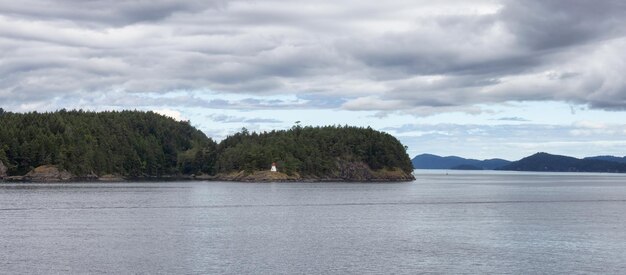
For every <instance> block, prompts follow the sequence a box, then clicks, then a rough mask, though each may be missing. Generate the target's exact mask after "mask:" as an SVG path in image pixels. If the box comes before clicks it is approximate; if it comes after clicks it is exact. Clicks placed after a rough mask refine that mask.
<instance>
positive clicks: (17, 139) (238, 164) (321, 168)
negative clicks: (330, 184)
mask: <svg viewBox="0 0 626 275" xmlns="http://www.w3.org/2000/svg"><path fill="white" fill-rule="evenodd" d="M0 161H1V162H2V163H4V165H5V166H6V167H7V168H8V175H24V174H26V173H28V172H29V171H30V170H32V169H33V168H35V167H38V166H41V165H56V166H58V167H60V168H61V169H64V170H67V171H69V172H71V173H72V174H74V175H78V176H84V175H97V176H102V175H109V174H112V175H119V176H123V177H127V178H128V177H130V178H140V177H162V176H176V175H191V174H195V175H199V174H203V175H209V176H210V175H220V174H227V173H233V172H241V171H244V172H246V173H250V172H254V171H267V170H269V168H270V165H271V164H272V163H273V162H275V163H276V164H277V166H278V169H279V172H283V173H285V174H287V175H293V174H297V175H299V176H302V177H329V176H333V175H336V174H337V171H338V170H339V169H340V168H341V166H342V165H344V164H346V163H359V164H363V165H367V167H368V168H369V169H372V170H401V171H403V172H405V173H406V174H409V175H410V173H411V171H412V170H413V167H412V164H411V160H410V159H409V157H408V155H407V154H406V148H405V147H404V146H402V144H401V143H400V142H399V141H398V140H397V139H396V138H394V137H393V136H391V135H389V134H386V133H383V132H379V131H375V130H373V129H371V128H360V127H350V126H325V127H309V126H307V127H302V126H300V125H296V126H293V127H292V128H291V129H288V130H281V131H271V132H263V133H256V132H253V133H250V132H248V131H247V130H246V129H245V128H244V129H242V131H241V132H239V133H236V134H234V135H231V136H229V137H227V138H226V139H225V140H223V141H222V142H220V143H219V144H217V143H216V142H214V141H213V140H212V139H210V138H208V137H207V136H206V135H204V134H203V133H202V132H201V131H199V130H197V129H196V128H194V127H192V126H191V125H190V124H189V122H185V121H183V122H180V121H176V120H174V119H172V118H169V117H166V116H162V115H159V114H156V113H154V112H139V111H121V112H115V111H111V112H85V111H80V110H79V111H66V110H61V111H57V112H51V113H37V112H31V113H12V112H5V111H4V110H2V109H0Z"/></svg>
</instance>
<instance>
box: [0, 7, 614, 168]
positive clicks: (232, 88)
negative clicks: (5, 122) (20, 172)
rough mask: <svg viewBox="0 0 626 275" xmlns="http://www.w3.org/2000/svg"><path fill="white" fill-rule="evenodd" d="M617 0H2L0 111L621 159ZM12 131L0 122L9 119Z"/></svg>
mask: <svg viewBox="0 0 626 275" xmlns="http://www.w3.org/2000/svg"><path fill="white" fill-rule="evenodd" d="M625 72H626V2H625V1H623V0H601V1H587V0H562V1H556V0H523V1H522V0H519V1H513V0H493V1H490V0H474V1H462V0H440V1H424V0H387V1H383V2H381V1H373V0H358V1H356V0H344V1H334V0H333V1H327V0H320V1H303V0H289V1H281V0H268V1H252V0H242V1H237V0H235V1H223V0H213V1H211V0H205V1H176V0H151V1H148V0H132V1H131V0H90V1H75V0H22V1H0V107H1V108H4V109H5V110H8V111H13V112H29V111H38V112H44V111H54V110H58V109H62V108H65V109H83V110H93V111H103V110H123V109H133V110H135V109H136V110H145V111H148V110H151V111H155V112H158V113H161V114H164V115H167V116H171V117H173V118H175V119H178V120H189V121H190V122H191V124H192V125H194V126H196V127H198V128H199V129H201V130H202V131H204V132H205V133H206V134H207V136H209V137H211V138H213V139H215V140H217V141H219V140H222V139H224V138H225V137H226V136H228V135H230V134H233V133H235V132H237V131H239V130H240V129H241V128H242V127H246V128H247V129H249V130H250V131H258V132H262V131H269V130H273V129H288V128H290V127H292V126H293V125H294V124H295V122H296V121H301V124H302V125H313V126H316V125H355V126H364V127H365V126H371V127H372V128H374V129H378V130H381V131H385V132H388V133H390V134H392V135H394V136H396V137H397V138H398V139H399V140H400V141H401V142H402V143H403V144H405V145H407V146H408V148H409V149H408V153H409V155H410V156H411V157H412V156H415V155H417V154H421V153H433V154H439V155H457V156H463V157H472V158H480V159H484V158H495V157H499V158H505V159H509V160H517V159H519V158H522V157H525V156H528V155H530V154H533V153H535V152H549V153H554V154H563V155H570V156H575V157H584V156H593V155H617V156H625V155H626V77H624V75H625ZM0 127H1V126H0Z"/></svg>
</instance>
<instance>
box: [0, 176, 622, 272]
mask: <svg viewBox="0 0 626 275" xmlns="http://www.w3.org/2000/svg"><path fill="white" fill-rule="evenodd" d="M415 173H416V178H417V180H416V181H414V182H410V183H383V184H373V183H233V182H131V183H72V184H6V183H5V184H0V273H2V274H24V273H27V274H29V273H37V274H57V273H70V274H76V273H80V274H83V273H91V274H99V273H103V274H106V273H112V274H128V273H144V274H346V273H349V274H415V273H474V274H484V273H500V274H538V273H548V274H554V273H566V274H577V273H579V274H588V273H602V274H625V273H626V175H616V174H582V173H576V174H573V173H542V174H538V173H513V172H483V171H479V172H475V171H455V172H452V171H441V170H439V171H426V170H416V172H415Z"/></svg>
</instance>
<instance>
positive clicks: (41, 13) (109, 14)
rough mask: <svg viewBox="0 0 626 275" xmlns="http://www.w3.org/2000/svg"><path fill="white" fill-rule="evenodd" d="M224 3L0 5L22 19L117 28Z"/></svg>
mask: <svg viewBox="0 0 626 275" xmlns="http://www.w3.org/2000/svg"><path fill="white" fill-rule="evenodd" d="M224 5H225V1H217V0H210V1H195V0H192V1H175V0H153V1H133V0H121V1H108V0H90V1H74V0H53V1H39V0H24V1H19V2H16V1H6V2H2V3H0V11H2V12H3V13H11V14H18V15H20V16H23V17H25V18H33V19H37V20H40V19H44V20H73V21H78V22H84V23H87V24H88V25H92V26H97V25H104V26H117V25H126V24H133V23H137V22H143V21H156V20H161V19H164V18H167V17H168V16H171V15H172V14H175V13H177V12H198V11H202V10H204V9H208V8H219V7H223V6H224Z"/></svg>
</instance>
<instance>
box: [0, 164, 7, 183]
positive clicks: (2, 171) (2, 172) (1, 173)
mask: <svg viewBox="0 0 626 275" xmlns="http://www.w3.org/2000/svg"><path fill="white" fill-rule="evenodd" d="M7 170H8V169H7V167H6V166H4V163H2V161H0V179H4V178H6V177H7Z"/></svg>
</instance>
